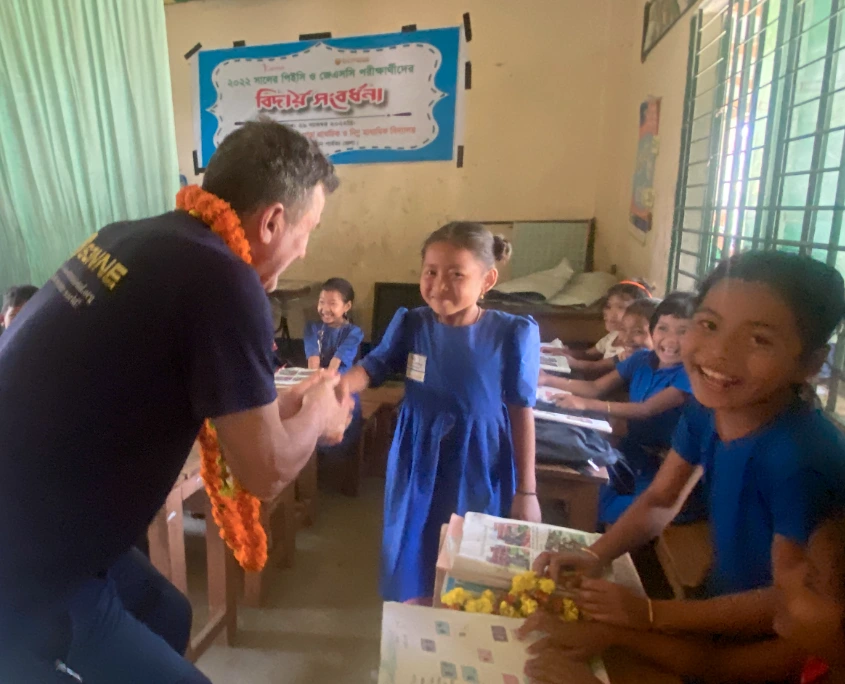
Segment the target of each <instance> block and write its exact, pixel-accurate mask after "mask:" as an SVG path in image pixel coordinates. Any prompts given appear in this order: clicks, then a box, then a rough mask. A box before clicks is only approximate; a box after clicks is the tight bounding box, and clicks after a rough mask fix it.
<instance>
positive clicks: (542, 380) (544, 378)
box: [537, 370, 552, 387]
mask: <svg viewBox="0 0 845 684" xmlns="http://www.w3.org/2000/svg"><path fill="white" fill-rule="evenodd" d="M550 377H552V376H551V375H549V374H548V373H546V371H544V370H541V371H540V377H539V378H538V379H537V384H538V385H539V386H540V387H544V386H545V385H548V383H549V378H550Z"/></svg>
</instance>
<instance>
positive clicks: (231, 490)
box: [176, 185, 267, 572]
mask: <svg viewBox="0 0 845 684" xmlns="http://www.w3.org/2000/svg"><path fill="white" fill-rule="evenodd" d="M176 208H177V209H182V210H183V211H187V212H188V213H189V214H191V216H194V217H196V218H198V219H199V220H200V221H202V222H203V223H205V224H206V225H207V226H208V227H209V228H211V230H212V231H213V232H214V233H215V234H217V235H219V236H220V237H221V238H222V239H223V241H224V242H225V243H226V245H227V246H228V247H229V249H231V250H232V252H234V253H235V254H236V255H237V256H239V257H240V258H241V259H243V260H244V261H245V262H246V263H248V264H251V263H252V254H251V253H250V249H249V242H247V239H246V235H245V234H244V229H243V227H242V226H241V220H240V218H239V217H238V215H237V214H236V213H235V210H234V209H232V207H231V206H230V205H229V203H228V202H226V201H224V200H222V199H220V198H219V197H217V196H215V195H213V194H211V193H210V192H206V191H205V190H203V189H202V188H201V187H199V186H198V185H189V186H187V187H184V188H182V189H181V190H179V193H178V194H177V195H176ZM199 443H200V454H201V456H202V462H201V463H202V464H201V469H200V475H201V476H202V479H203V482H204V483H205V491H206V492H208V498H209V499H210V500H211V513H212V515H213V516H214V522H215V523H217V526H218V527H219V528H220V536H221V537H222V538H223V540H224V541H225V542H226V544H227V545H228V547H229V548H230V549H232V551H233V552H234V554H235V558H236V559H237V561H238V563H240V565H241V567H242V568H243V569H244V570H247V571H250V572H258V571H260V570H261V569H263V568H264V565H265V563H266V562H267V533H266V532H265V531H264V528H263V527H262V526H261V517H260V513H261V502H260V501H259V500H258V499H257V498H256V497H254V496H253V495H252V494H250V493H249V492H248V491H246V490H245V489H244V488H243V487H242V486H241V485H240V483H239V482H238V481H237V480H236V479H235V477H234V475H232V473H231V472H230V471H229V468H228V466H227V465H226V459H225V458H224V456H223V453H222V451H221V449H220V442H219V441H218V439H217V431H216V430H215V429H214V425H212V423H211V421H210V420H206V421H205V422H204V423H203V425H202V428H201V429H200V434H199Z"/></svg>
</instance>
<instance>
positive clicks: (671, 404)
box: [541, 292, 704, 525]
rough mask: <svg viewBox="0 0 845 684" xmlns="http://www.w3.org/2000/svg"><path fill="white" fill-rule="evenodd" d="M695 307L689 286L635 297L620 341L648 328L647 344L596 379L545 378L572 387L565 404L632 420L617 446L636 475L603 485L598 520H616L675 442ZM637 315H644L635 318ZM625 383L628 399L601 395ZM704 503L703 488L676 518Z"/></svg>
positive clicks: (690, 516)
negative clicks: (658, 296) (624, 484)
mask: <svg viewBox="0 0 845 684" xmlns="http://www.w3.org/2000/svg"><path fill="white" fill-rule="evenodd" d="M649 302H651V303H652V306H651V308H650V309H649V308H647V306H646V305H647V304H648V303H649ZM655 305H656V306H655ZM694 310H695V303H694V296H693V295H692V294H689V293H687V292H675V293H672V294H670V295H668V296H667V297H666V299H664V300H663V301H662V302H660V303H659V304H656V300H653V299H651V300H640V301H638V302H635V303H633V304H631V306H630V307H628V310H627V311H626V312H625V315H624V316H623V317H622V331H621V333H620V336H621V338H622V339H621V340H620V343H621V344H622V345H623V346H624V347H625V348H626V349H630V348H631V344H630V342H629V339H628V337H631V338H635V337H636V332H637V331H639V330H641V329H643V328H645V330H646V331H647V332H648V339H647V340H645V344H646V348H645V349H640V350H636V351H632V353H631V354H630V356H628V357H627V358H626V359H625V360H624V361H618V362H617V364H616V369H615V370H613V371H611V372H610V373H608V374H607V375H604V376H602V377H601V378H599V379H598V380H593V381H585V380H569V379H567V378H554V377H549V378H548V380H547V382H548V384H549V385H550V386H552V387H557V388H560V389H563V390H566V391H568V392H571V393H572V394H564V395H561V396H560V397H558V398H556V399H555V403H556V404H557V405H558V406H560V407H561V408H568V409H574V410H578V411H595V412H600V413H606V414H607V415H608V417H610V416H612V417H614V418H624V419H626V420H627V421H628V432H627V434H626V435H625V436H624V437H623V438H622V439H621V441H620V443H619V450H620V451H621V452H622V453H623V454H624V456H625V459H626V461H627V463H628V466H629V467H630V468H631V470H632V471H633V474H634V481H633V483H630V484H632V485H633V486H632V487H631V491H620V490H621V487H620V485H619V483H614V482H613V481H612V478H611V482H610V483H609V484H607V485H605V486H604V487H602V490H601V494H600V496H599V522H600V523H602V524H604V525H611V524H613V523H615V522H616V521H617V520H618V519H619V516H620V515H622V513H624V512H625V510H627V508H628V506H630V505H631V503H633V501H634V499H635V498H636V497H637V496H639V495H640V494H642V493H643V492H644V491H645V490H646V489H647V488H648V486H649V485H650V484H651V482H652V480H653V479H654V476H655V475H656V474H657V470H658V469H659V468H660V464H661V462H662V458H663V456H664V455H665V454H666V452H667V451H668V450H669V447H670V446H671V444H672V434H673V433H674V431H675V428H676V427H677V425H678V420H679V419H680V418H681V412H682V411H683V406H684V404H685V403H686V400H687V398H688V397H689V396H690V395H691V394H692V388H691V387H690V382H689V378H688V377H687V372H686V371H685V370H684V364H683V363H682V361H681V342H682V340H683V338H684V336H685V335H686V333H687V330H688V329H689V327H690V325H691V324H692V320H691V319H692V314H693V311H694ZM649 312H650V313H649ZM641 314H645V315H641ZM637 318H642V319H643V320H641V321H640V320H635V319H637ZM642 342H643V341H640V342H639V343H640V344H642ZM541 377H544V376H542V375H541ZM623 387H624V388H625V389H627V390H628V401H626V402H620V401H606V400H605V399H601V398H600V397H607V396H608V395H612V394H613V393H615V392H617V391H618V390H620V389H621V388H623ZM702 503H703V502H701V501H700V493H699V494H697V496H696V501H694V502H693V501H691V502H690V505H688V507H687V508H686V509H685V510H684V511H683V515H682V517H681V520H676V522H690V521H692V520H696V519H701V518H702V517H704V510H703V508H704V507H703V505H702Z"/></svg>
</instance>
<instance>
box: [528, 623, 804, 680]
mask: <svg viewBox="0 0 845 684" xmlns="http://www.w3.org/2000/svg"><path fill="white" fill-rule="evenodd" d="M532 631H538V632H546V633H547V634H548V635H549V636H548V637H547V638H545V639H543V640H541V641H538V642H537V643H536V644H534V645H532V646H531V647H530V648H529V651H530V652H531V653H532V654H535V655H538V656H539V657H543V655H544V654H546V657H547V658H548V657H549V656H550V654H551V653H554V655H555V656H556V657H569V658H575V659H579V660H586V659H588V658H590V657H593V656H595V655H600V654H601V653H602V652H603V651H604V650H606V649H608V648H610V647H617V648H624V649H625V650H627V651H630V652H632V653H636V654H637V655H639V656H641V657H643V658H646V659H647V660H650V661H651V662H653V663H655V664H656V665H659V666H660V667H662V668H664V669H666V670H669V671H670V672H673V673H675V674H678V675H681V676H687V677H695V678H696V679H701V680H703V681H709V682H768V681H781V680H783V679H785V678H786V677H789V676H791V675H795V674H797V673H798V672H800V669H801V667H802V665H803V661H804V659H805V657H806V656H805V654H802V653H799V652H798V651H796V650H795V649H794V648H792V647H791V646H790V645H789V643H787V642H785V641H784V640H782V639H763V640H760V641H754V642H750V643H724V642H723V643H714V641H713V640H712V639H711V638H709V637H681V636H672V635H667V634H657V633H649V632H645V633H644V632H639V631H635V630H630V629H624V628H620V627H612V626H609V625H599V624H595V623H583V622H582V623H561V622H560V621H553V620H550V619H549V618H548V617H547V616H543V615H538V616H537V617H531V618H529V620H527V621H526V623H525V625H524V626H523V627H522V628H520V634H522V635H523V636H527V635H528V634H529V633H531V632H532Z"/></svg>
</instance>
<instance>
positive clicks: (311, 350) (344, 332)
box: [305, 321, 364, 373]
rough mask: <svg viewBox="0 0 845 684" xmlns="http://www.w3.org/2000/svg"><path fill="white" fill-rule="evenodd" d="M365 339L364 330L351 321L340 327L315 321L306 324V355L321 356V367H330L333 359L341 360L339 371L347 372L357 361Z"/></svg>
mask: <svg viewBox="0 0 845 684" xmlns="http://www.w3.org/2000/svg"><path fill="white" fill-rule="evenodd" d="M363 341H364V333H363V331H362V330H361V328H359V327H358V326H357V325H352V324H351V323H347V324H346V325H342V326H340V327H339V328H332V327H331V326H328V325H326V324H325V323H315V322H313V321H309V322H308V323H306V325H305V356H306V357H307V358H311V357H312V356H319V357H320V368H328V367H329V364H330V363H331V361H332V359H335V358H336V359H337V360H338V361H340V368H338V371H339V372H340V373H346V372H347V371H349V369H351V368H352V364H354V363H355V359H356V358H357V357H358V350H359V349H360V347H361V342H363Z"/></svg>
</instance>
